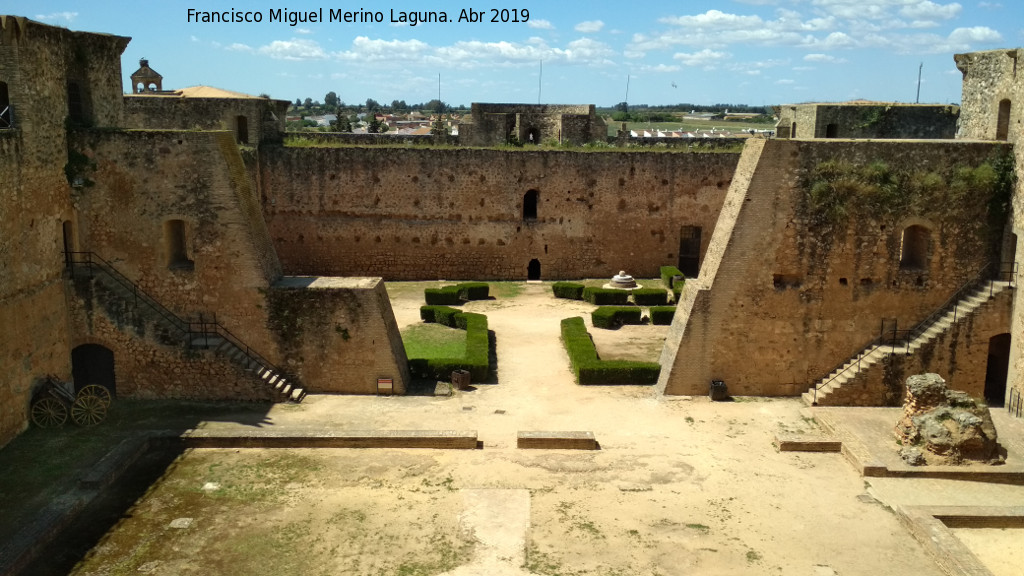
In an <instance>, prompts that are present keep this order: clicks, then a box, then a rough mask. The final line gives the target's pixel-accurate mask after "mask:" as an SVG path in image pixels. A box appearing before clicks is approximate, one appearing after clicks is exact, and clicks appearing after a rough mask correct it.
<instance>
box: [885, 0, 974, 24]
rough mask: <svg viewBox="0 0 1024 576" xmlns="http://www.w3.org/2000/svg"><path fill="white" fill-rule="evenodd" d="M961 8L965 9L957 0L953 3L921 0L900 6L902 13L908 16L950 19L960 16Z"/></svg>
mask: <svg viewBox="0 0 1024 576" xmlns="http://www.w3.org/2000/svg"><path fill="white" fill-rule="evenodd" d="M961 10H963V6H961V5H959V4H957V3H956V2H954V3H952V4H936V3H935V2H930V1H929V0H922V1H921V2H917V3H914V4H909V5H907V6H904V7H903V8H900V15H901V16H906V17H907V18H917V19H920V18H941V19H943V20H949V19H951V18H956V17H957V16H959V15H960V11H961Z"/></svg>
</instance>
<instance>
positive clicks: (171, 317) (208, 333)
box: [64, 252, 293, 380]
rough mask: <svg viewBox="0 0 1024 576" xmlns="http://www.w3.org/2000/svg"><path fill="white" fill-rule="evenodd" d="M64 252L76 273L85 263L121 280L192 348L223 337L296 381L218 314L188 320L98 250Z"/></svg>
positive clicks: (139, 300)
mask: <svg viewBox="0 0 1024 576" xmlns="http://www.w3.org/2000/svg"><path fill="white" fill-rule="evenodd" d="M64 254H65V262H66V263H67V266H68V269H69V270H70V271H71V273H72V275H74V273H75V265H84V266H86V267H88V268H89V271H90V274H91V273H92V271H93V270H94V269H98V270H100V271H102V272H103V273H105V274H106V275H107V276H109V277H110V278H112V279H113V280H115V281H116V282H117V283H119V284H121V286H122V287H124V288H126V289H128V290H130V291H131V292H132V296H133V297H134V298H135V303H136V306H138V303H139V302H142V303H143V304H145V305H146V306H148V307H149V308H150V309H151V310H153V311H154V312H156V313H157V314H158V315H159V316H161V317H162V318H163V319H164V320H167V321H168V322H169V323H170V324H171V325H173V326H174V327H175V328H177V329H178V331H180V332H181V334H182V335H184V336H185V344H186V346H187V347H188V348H192V346H193V342H192V341H193V338H195V337H201V338H204V339H205V340H206V342H207V343H208V342H209V338H210V337H220V338H223V339H224V340H226V341H227V342H229V343H230V344H231V345H232V346H234V347H235V348H237V349H238V350H240V351H241V352H242V353H243V354H245V356H246V357H247V358H248V359H249V360H252V361H254V362H256V363H258V364H261V365H262V366H263V367H264V368H266V369H268V370H271V371H273V372H276V373H277V374H280V375H282V376H284V377H285V378H287V379H288V380H293V378H292V377H291V375H289V374H288V373H287V372H285V371H284V370H282V369H281V368H279V367H278V366H276V365H275V364H274V363H273V362H271V361H269V360H267V359H266V358H265V357H264V356H263V355H262V354H260V353H259V352H257V351H256V350H254V349H252V348H251V347H250V346H249V345H248V344H246V343H245V342H244V341H242V339H241V338H239V337H238V336H235V334H234V333H233V332H231V331H230V330H228V329H227V327H225V326H224V325H223V324H221V323H220V322H218V321H217V319H216V317H214V320H213V321H208V320H205V319H203V318H202V316H200V320H199V321H189V320H185V319H183V318H181V317H180V316H178V315H177V314H175V313H174V312H172V311H170V310H168V309H167V308H166V307H165V306H164V305H163V304H160V302H158V301H157V300H156V299H155V298H153V297H152V296H150V295H149V294H147V293H146V292H145V290H143V289H142V288H140V287H139V286H138V284H136V283H135V282H132V281H131V279H129V278H128V277H127V276H125V275H124V274H122V273H121V272H120V271H118V270H117V268H114V266H113V264H111V263H110V262H107V261H106V260H104V259H103V258H102V257H100V256H99V255H98V254H96V253H95V252H65V253H64ZM196 327H198V330H197V329H194V328H196Z"/></svg>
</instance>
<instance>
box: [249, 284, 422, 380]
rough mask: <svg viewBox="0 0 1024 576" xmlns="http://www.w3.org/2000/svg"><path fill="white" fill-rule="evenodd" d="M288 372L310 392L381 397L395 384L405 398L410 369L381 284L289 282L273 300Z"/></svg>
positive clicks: (273, 292)
mask: <svg viewBox="0 0 1024 576" xmlns="http://www.w3.org/2000/svg"><path fill="white" fill-rule="evenodd" d="M267 305H268V308H269V315H270V318H269V327H270V330H271V331H272V332H273V334H274V338H275V340H276V341H277V343H278V346H279V347H280V349H281V350H282V356H283V357H284V358H286V359H287V360H286V361H285V366H284V368H285V369H286V370H288V371H290V372H292V373H294V374H296V375H297V376H298V377H299V379H300V381H302V382H303V383H308V384H306V391H307V392H316V393H333V394H376V393H377V379H378V378H390V379H392V380H393V382H394V393H396V394H404V393H405V390H406V384H407V382H408V381H409V366H408V363H407V360H406V357H405V348H404V347H403V345H402V337H401V335H400V334H399V332H398V324H397V323H396V322H395V315H394V313H393V312H392V309H391V301H390V300H389V299H388V294H387V291H386V290H385V288H384V282H383V281H381V279H380V278H322V277H321V278H317V277H309V276H287V277H285V278H282V279H281V280H280V281H278V282H277V283H275V284H274V286H273V287H272V288H271V289H270V291H269V293H268V296H267Z"/></svg>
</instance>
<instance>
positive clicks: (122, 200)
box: [71, 130, 281, 361]
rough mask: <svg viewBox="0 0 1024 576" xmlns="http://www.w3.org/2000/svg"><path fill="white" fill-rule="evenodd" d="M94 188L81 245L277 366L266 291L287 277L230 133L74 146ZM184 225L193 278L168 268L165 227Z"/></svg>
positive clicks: (97, 138) (81, 197)
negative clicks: (85, 160) (171, 222)
mask: <svg viewBox="0 0 1024 576" xmlns="http://www.w3.org/2000/svg"><path fill="white" fill-rule="evenodd" d="M71 145H72V147H73V149H75V150H76V151H78V152H80V153H81V154H83V155H85V156H86V157H88V158H89V159H90V162H91V165H92V166H94V169H91V170H88V171H87V173H86V174H85V176H86V177H88V178H89V179H90V180H92V181H93V182H94V185H92V186H86V187H83V188H82V189H80V190H78V191H76V195H75V202H76V204H77V206H78V207H79V211H80V213H81V214H82V218H81V230H80V234H79V238H80V244H81V246H82V248H83V250H89V251H93V252H96V253H97V254H99V255H100V256H101V257H102V258H104V259H106V260H108V261H110V262H111V263H113V265H114V266H115V267H116V268H117V269H118V270H119V271H120V272H121V273H122V274H124V275H125V276H127V277H128V278H129V279H131V280H132V281H134V282H136V283H137V284H138V285H139V286H140V287H141V288H142V289H143V290H144V291H145V292H147V293H148V294H150V295H152V296H153V297H154V298H155V299H156V300H157V301H158V302H160V303H161V304H163V305H164V306H166V307H167V308H169V309H170V310H171V311H173V312H174V313H176V314H178V315H179V316H182V317H184V318H196V317H198V315H200V314H202V315H203V316H204V317H206V318H211V317H214V316H216V318H217V319H218V320H219V321H220V322H221V323H222V324H223V325H224V326H226V327H227V328H228V329H230V330H231V331H233V332H236V333H237V334H239V335H240V336H241V337H242V338H243V340H245V341H246V343H247V344H249V345H250V346H253V347H254V348H255V349H256V350H257V351H259V352H260V353H261V354H263V355H265V356H268V357H269V358H270V360H271V361H278V360H280V359H279V358H278V357H277V355H276V350H275V349H276V347H275V346H273V342H272V340H271V339H270V335H269V332H268V331H267V330H266V320H267V316H266V310H265V306H264V305H265V302H264V296H263V294H261V290H265V289H266V288H267V287H268V286H269V285H270V284H271V283H272V282H273V281H275V280H276V279H277V278H278V277H280V275H281V271H280V265H279V264H278V262H277V257H276V255H275V254H274V251H273V248H272V246H271V245H270V241H269V236H267V232H266V227H265V225H264V223H263V220H262V218H261V215H260V211H259V205H258V200H257V199H256V196H255V192H254V191H253V190H252V187H251V185H250V183H249V179H248V177H247V176H246V174H245V170H244V165H243V164H242V160H241V157H240V156H239V153H238V148H237V146H236V145H235V143H234V138H233V135H232V134H230V133H228V132H193V131H155V130H153V131H122V132H110V131H103V132H88V133H81V134H78V135H77V136H76V138H75V139H74V140H73V142H72V144H71ZM168 220H181V221H183V222H184V228H185V239H186V245H187V252H188V257H189V258H190V259H191V260H192V262H193V263H194V265H193V267H192V268H191V269H187V268H172V267H171V266H169V259H170V255H169V253H168V249H169V246H168V238H167V235H166V234H165V223H166V222H167V221H168Z"/></svg>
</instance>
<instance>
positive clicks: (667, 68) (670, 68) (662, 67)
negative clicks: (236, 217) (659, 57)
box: [640, 64, 682, 73]
mask: <svg viewBox="0 0 1024 576" xmlns="http://www.w3.org/2000/svg"><path fill="white" fill-rule="evenodd" d="M680 70H682V68H680V67H679V66H676V65H667V64H658V65H657V66H650V65H647V66H641V67H640V71H641V72H656V73H664V72H679V71H680Z"/></svg>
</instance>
